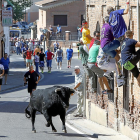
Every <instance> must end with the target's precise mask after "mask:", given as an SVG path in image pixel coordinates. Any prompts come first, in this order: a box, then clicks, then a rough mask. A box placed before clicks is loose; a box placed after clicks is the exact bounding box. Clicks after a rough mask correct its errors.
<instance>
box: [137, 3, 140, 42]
mask: <svg viewBox="0 0 140 140" xmlns="http://www.w3.org/2000/svg"><path fill="white" fill-rule="evenodd" d="M139 12H140V11H139V0H137V19H138V20H137V26H138V32H137V34H138V36H137V40H138V41H140V25H139V21H140V18H139Z"/></svg>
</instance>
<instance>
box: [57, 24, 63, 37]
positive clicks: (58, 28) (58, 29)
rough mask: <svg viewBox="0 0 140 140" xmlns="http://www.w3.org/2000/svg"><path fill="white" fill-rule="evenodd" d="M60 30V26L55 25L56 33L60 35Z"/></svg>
mask: <svg viewBox="0 0 140 140" xmlns="http://www.w3.org/2000/svg"><path fill="white" fill-rule="evenodd" d="M61 31H62V29H61V26H60V25H59V24H58V25H57V29H56V34H58V35H59V36H60V35H61Z"/></svg>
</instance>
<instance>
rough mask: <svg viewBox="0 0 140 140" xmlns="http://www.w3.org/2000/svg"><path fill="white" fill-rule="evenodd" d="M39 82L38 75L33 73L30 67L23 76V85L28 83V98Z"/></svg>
mask: <svg viewBox="0 0 140 140" xmlns="http://www.w3.org/2000/svg"><path fill="white" fill-rule="evenodd" d="M39 80H40V76H39V74H38V73H37V72H36V71H34V68H33V66H30V68H29V71H28V72H26V73H25V75H24V83H25V84H27V81H28V93H30V96H31V95H32V92H33V91H34V90H36V88H37V84H38V82H39Z"/></svg>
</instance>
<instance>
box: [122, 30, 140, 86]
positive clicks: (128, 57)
mask: <svg viewBox="0 0 140 140" xmlns="http://www.w3.org/2000/svg"><path fill="white" fill-rule="evenodd" d="M133 35H134V33H133V32H132V31H130V30H128V31H126V33H125V36H126V39H125V40H124V42H123V44H122V46H121V59H122V64H123V67H124V68H125V69H126V70H129V71H131V72H132V74H133V76H134V77H135V78H136V79H137V82H138V85H139V87H140V72H139V69H138V67H137V63H138V62H139V60H140V50H138V51H136V49H135V47H140V42H138V41H136V40H134V39H133Z"/></svg>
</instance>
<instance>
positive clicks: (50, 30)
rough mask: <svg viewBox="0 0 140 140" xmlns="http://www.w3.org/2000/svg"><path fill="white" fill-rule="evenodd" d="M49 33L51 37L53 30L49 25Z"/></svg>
mask: <svg viewBox="0 0 140 140" xmlns="http://www.w3.org/2000/svg"><path fill="white" fill-rule="evenodd" d="M49 32H50V37H51V36H53V28H52V25H50V27H49Z"/></svg>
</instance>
